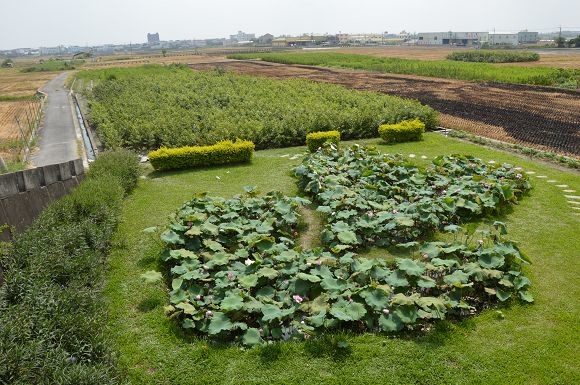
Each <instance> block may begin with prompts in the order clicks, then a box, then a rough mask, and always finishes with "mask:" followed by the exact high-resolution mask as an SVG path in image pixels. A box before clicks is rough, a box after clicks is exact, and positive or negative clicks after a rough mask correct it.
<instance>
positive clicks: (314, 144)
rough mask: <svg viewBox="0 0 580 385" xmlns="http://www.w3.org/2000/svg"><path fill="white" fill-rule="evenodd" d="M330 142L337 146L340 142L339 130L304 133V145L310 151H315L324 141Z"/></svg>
mask: <svg viewBox="0 0 580 385" xmlns="http://www.w3.org/2000/svg"><path fill="white" fill-rule="evenodd" d="M327 142H331V143H334V144H336V145H337V146H338V143H339V142H340V132H338V131H320V132H311V133H309V134H307V135H306V146H308V149H309V150H310V152H316V150H318V149H319V148H320V147H322V145H323V144H324V143H327Z"/></svg>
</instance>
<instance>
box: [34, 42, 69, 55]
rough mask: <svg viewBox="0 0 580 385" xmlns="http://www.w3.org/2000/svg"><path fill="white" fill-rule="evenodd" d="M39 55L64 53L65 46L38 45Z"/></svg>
mask: <svg viewBox="0 0 580 385" xmlns="http://www.w3.org/2000/svg"><path fill="white" fill-rule="evenodd" d="M38 50H39V51H40V55H41V56H50V55H60V54H64V53H65V48H64V47H63V46H61V45H59V46H58V47H40V48H39V49H38Z"/></svg>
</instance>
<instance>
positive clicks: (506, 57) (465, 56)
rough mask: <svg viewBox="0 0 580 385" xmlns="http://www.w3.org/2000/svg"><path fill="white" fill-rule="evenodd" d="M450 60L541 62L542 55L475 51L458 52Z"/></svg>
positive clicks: (450, 56) (453, 53)
mask: <svg viewBox="0 0 580 385" xmlns="http://www.w3.org/2000/svg"><path fill="white" fill-rule="evenodd" d="M447 59H449V60H455V61H466V62H477V63H516V62H528V61H538V60H540V55H538V54H537V53H535V52H530V51H505V50H483V49H480V50H475V51H457V52H452V53H451V54H449V55H448V56H447Z"/></svg>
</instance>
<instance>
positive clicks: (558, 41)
mask: <svg viewBox="0 0 580 385" xmlns="http://www.w3.org/2000/svg"><path fill="white" fill-rule="evenodd" d="M554 43H556V47H558V48H565V47H566V39H565V38H563V37H562V36H559V37H557V38H555V39H554Z"/></svg>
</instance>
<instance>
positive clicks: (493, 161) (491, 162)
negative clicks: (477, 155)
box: [487, 160, 495, 164]
mask: <svg viewBox="0 0 580 385" xmlns="http://www.w3.org/2000/svg"><path fill="white" fill-rule="evenodd" d="M487 163H489V164H494V163H495V160H490V161H489V162H487Z"/></svg>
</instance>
